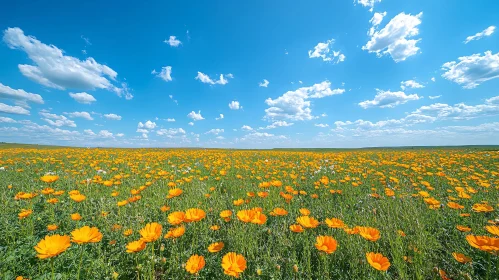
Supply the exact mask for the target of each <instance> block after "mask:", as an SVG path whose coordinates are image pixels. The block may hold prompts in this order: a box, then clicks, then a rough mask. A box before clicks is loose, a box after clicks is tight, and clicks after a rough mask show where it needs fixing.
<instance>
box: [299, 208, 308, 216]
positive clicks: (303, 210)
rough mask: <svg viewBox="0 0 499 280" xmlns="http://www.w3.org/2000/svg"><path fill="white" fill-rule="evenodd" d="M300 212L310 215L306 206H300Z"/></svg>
mask: <svg viewBox="0 0 499 280" xmlns="http://www.w3.org/2000/svg"><path fill="white" fill-rule="evenodd" d="M300 214H302V215H303V216H308V215H310V210H308V209H307V208H300Z"/></svg>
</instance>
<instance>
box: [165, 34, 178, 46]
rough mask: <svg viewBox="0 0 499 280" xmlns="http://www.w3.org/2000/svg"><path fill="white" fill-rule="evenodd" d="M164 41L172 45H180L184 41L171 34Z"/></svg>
mask: <svg viewBox="0 0 499 280" xmlns="http://www.w3.org/2000/svg"><path fill="white" fill-rule="evenodd" d="M163 43H166V44H168V45H170V46H172V47H178V46H180V44H182V42H180V40H178V39H177V37H176V36H170V38H169V39H168V40H164V41H163Z"/></svg>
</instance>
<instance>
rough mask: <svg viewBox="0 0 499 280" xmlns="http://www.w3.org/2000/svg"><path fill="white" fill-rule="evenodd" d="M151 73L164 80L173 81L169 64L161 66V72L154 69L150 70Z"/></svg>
mask: <svg viewBox="0 0 499 280" xmlns="http://www.w3.org/2000/svg"><path fill="white" fill-rule="evenodd" d="M151 74H153V75H156V77H159V78H161V79H163V80H164V81H166V82H171V81H173V79H172V67H171V66H165V67H162V68H161V72H159V73H158V72H156V70H152V72H151Z"/></svg>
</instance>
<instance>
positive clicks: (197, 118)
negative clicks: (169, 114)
mask: <svg viewBox="0 0 499 280" xmlns="http://www.w3.org/2000/svg"><path fill="white" fill-rule="evenodd" d="M187 117H188V118H190V119H192V120H193V121H200V120H204V118H203V116H201V110H199V111H198V112H197V113H196V112H194V111H192V112H190V113H189V114H187Z"/></svg>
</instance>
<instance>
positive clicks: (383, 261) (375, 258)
mask: <svg viewBox="0 0 499 280" xmlns="http://www.w3.org/2000/svg"><path fill="white" fill-rule="evenodd" d="M366 258H367V262H369V264H370V265H371V266H372V267H374V268H375V269H377V270H380V271H387V270H388V268H389V267H390V261H389V260H388V258H387V257H385V256H383V255H382V254H380V253H374V252H370V253H366Z"/></svg>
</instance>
